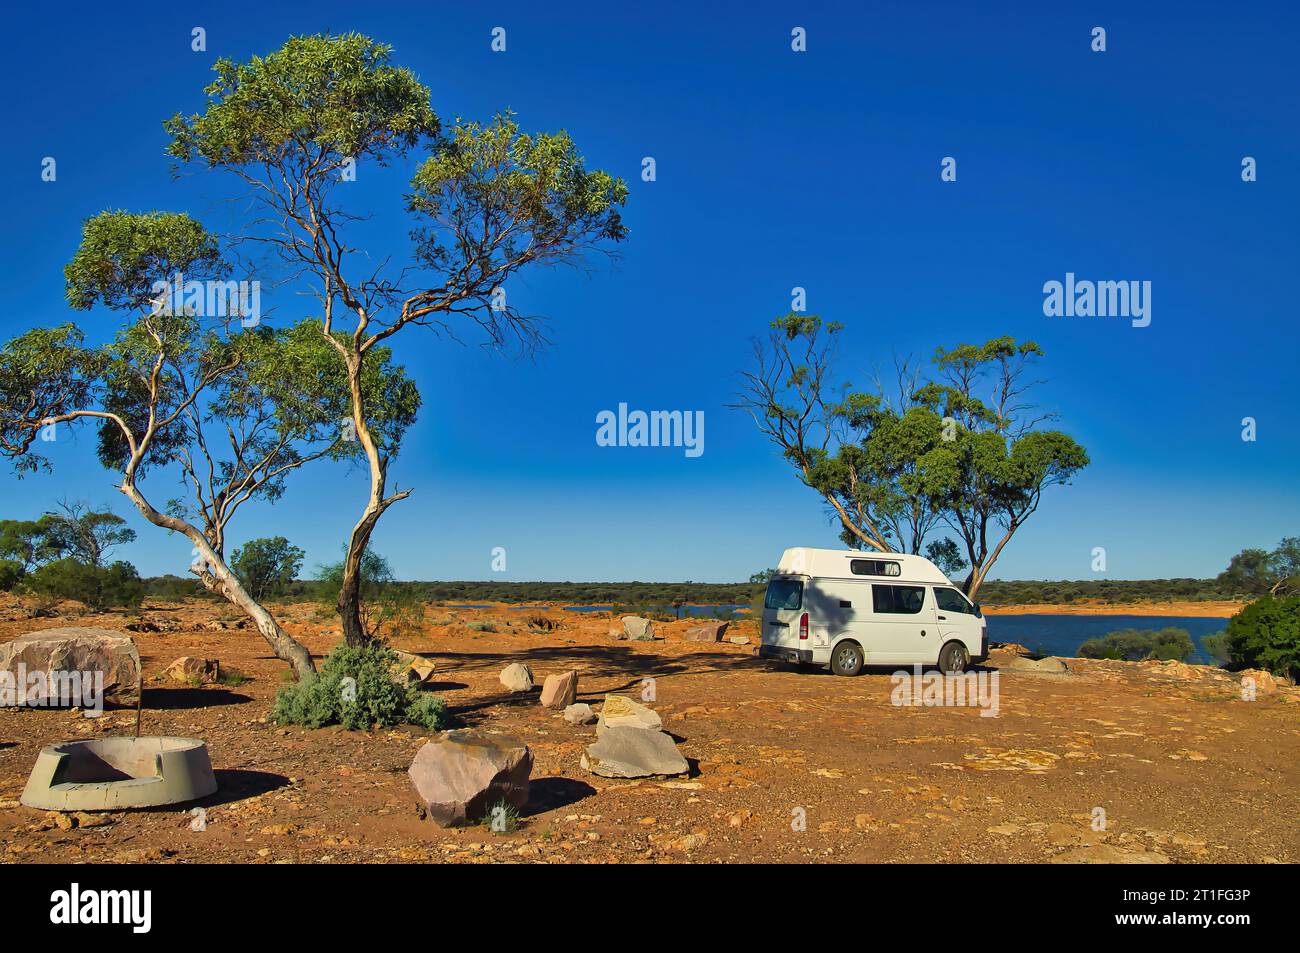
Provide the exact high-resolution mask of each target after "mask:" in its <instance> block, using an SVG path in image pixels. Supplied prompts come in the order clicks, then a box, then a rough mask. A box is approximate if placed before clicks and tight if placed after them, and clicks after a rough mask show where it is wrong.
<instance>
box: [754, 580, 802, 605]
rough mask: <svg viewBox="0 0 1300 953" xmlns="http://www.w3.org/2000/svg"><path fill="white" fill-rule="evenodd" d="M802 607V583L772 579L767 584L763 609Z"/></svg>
mask: <svg viewBox="0 0 1300 953" xmlns="http://www.w3.org/2000/svg"><path fill="white" fill-rule="evenodd" d="M802 607H803V583H802V582H800V581H799V580H798V579H773V580H771V581H770V582H769V583H768V584H767V596H766V597H764V599H763V608H765V609H800V608H802Z"/></svg>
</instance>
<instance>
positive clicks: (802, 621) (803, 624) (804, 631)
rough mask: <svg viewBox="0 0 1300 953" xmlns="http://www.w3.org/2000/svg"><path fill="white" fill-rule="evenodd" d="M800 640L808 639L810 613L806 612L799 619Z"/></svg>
mask: <svg viewBox="0 0 1300 953" xmlns="http://www.w3.org/2000/svg"><path fill="white" fill-rule="evenodd" d="M799 638H800V639H807V638H808V613H806V612H805V613H804V614H803V615H801V616H800V617H799Z"/></svg>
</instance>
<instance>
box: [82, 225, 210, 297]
mask: <svg viewBox="0 0 1300 953" xmlns="http://www.w3.org/2000/svg"><path fill="white" fill-rule="evenodd" d="M178 271H179V272H180V273H181V274H183V275H184V276H185V280H186V281H189V280H191V279H194V280H198V281H206V280H208V279H218V278H224V277H225V276H226V275H227V274H229V272H230V267H229V265H227V264H226V262H225V261H224V259H223V258H222V255H221V251H220V249H219V247H218V245H217V241H216V239H215V238H213V237H212V236H211V235H209V234H208V233H207V231H205V230H204V228H203V226H202V225H200V224H199V223H198V222H196V221H195V220H194V219H192V218H190V217H189V216H188V215H185V214H182V213H178V212H147V213H144V214H131V213H129V212H122V211H116V212H108V211H105V212H100V213H99V214H98V215H96V216H94V217H93V218H90V219H87V221H86V223H85V225H84V226H83V228H82V236H81V245H80V247H78V249H77V252H76V254H75V255H73V257H72V261H70V262H69V263H68V264H67V265H66V266H65V267H64V269H63V276H64V279H65V281H66V283H67V290H66V293H67V298H68V304H69V305H70V306H71V307H72V308H75V309H76V310H78V311H87V310H89V309H90V308H91V307H93V306H94V305H95V304H96V303H102V304H103V305H104V306H105V307H106V308H111V309H113V310H116V311H138V310H146V311H147V310H152V308H153V307H154V302H155V301H156V300H157V299H158V297H159V290H160V289H159V287H158V286H157V282H167V281H169V280H170V278H171V276H172V275H174V274H175V273H176V272H178Z"/></svg>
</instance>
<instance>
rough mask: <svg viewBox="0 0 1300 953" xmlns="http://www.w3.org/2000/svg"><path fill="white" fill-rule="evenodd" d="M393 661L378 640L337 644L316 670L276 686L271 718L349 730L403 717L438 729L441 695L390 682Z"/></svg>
mask: <svg viewBox="0 0 1300 953" xmlns="http://www.w3.org/2000/svg"><path fill="white" fill-rule="evenodd" d="M396 661H397V656H395V655H394V654H393V653H392V651H390V650H389V649H388V647H387V646H385V645H383V644H382V643H379V642H372V643H371V644H369V645H366V646H362V647H360V648H356V647H353V646H349V645H340V646H338V647H337V648H336V649H334V651H333V652H331V653H330V654H329V655H328V656H326V658H325V662H324V664H323V665H321V670H320V672H319V673H317V674H316V675H314V676H308V677H307V678H304V679H303V680H302V681H299V682H296V683H294V684H293V685H289V686H286V687H285V688H282V689H280V691H279V692H278V693H277V694H276V696H275V707H274V708H273V709H272V711H271V720H272V721H274V722H276V723H277V724H282V725H285V724H290V725H305V726H307V727H309V728H321V727H324V726H325V725H335V724H337V725H342V726H343V727H344V728H348V729H350V730H353V731H357V730H364V729H369V728H371V727H373V726H378V727H389V726H391V725H396V724H400V723H401V722H403V721H406V720H411V721H413V722H414V723H415V724H419V725H421V726H423V727H426V728H429V727H441V726H442V724H443V723H444V722H445V720H446V706H445V704H444V703H443V702H442V699H440V698H436V697H435V696H432V695H419V694H418V693H417V692H415V691H413V690H412V689H411V688H408V687H407V686H405V685H399V684H397V683H396V682H395V681H393V677H392V669H393V664H394V663H395V662H396Z"/></svg>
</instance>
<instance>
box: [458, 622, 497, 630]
mask: <svg viewBox="0 0 1300 953" xmlns="http://www.w3.org/2000/svg"><path fill="white" fill-rule="evenodd" d="M465 628H467V629H471V630H473V631H474V632H495V631H496V630H497V627H496V626H494V625H493V624H492V623H491V622H466V623H465Z"/></svg>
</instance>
